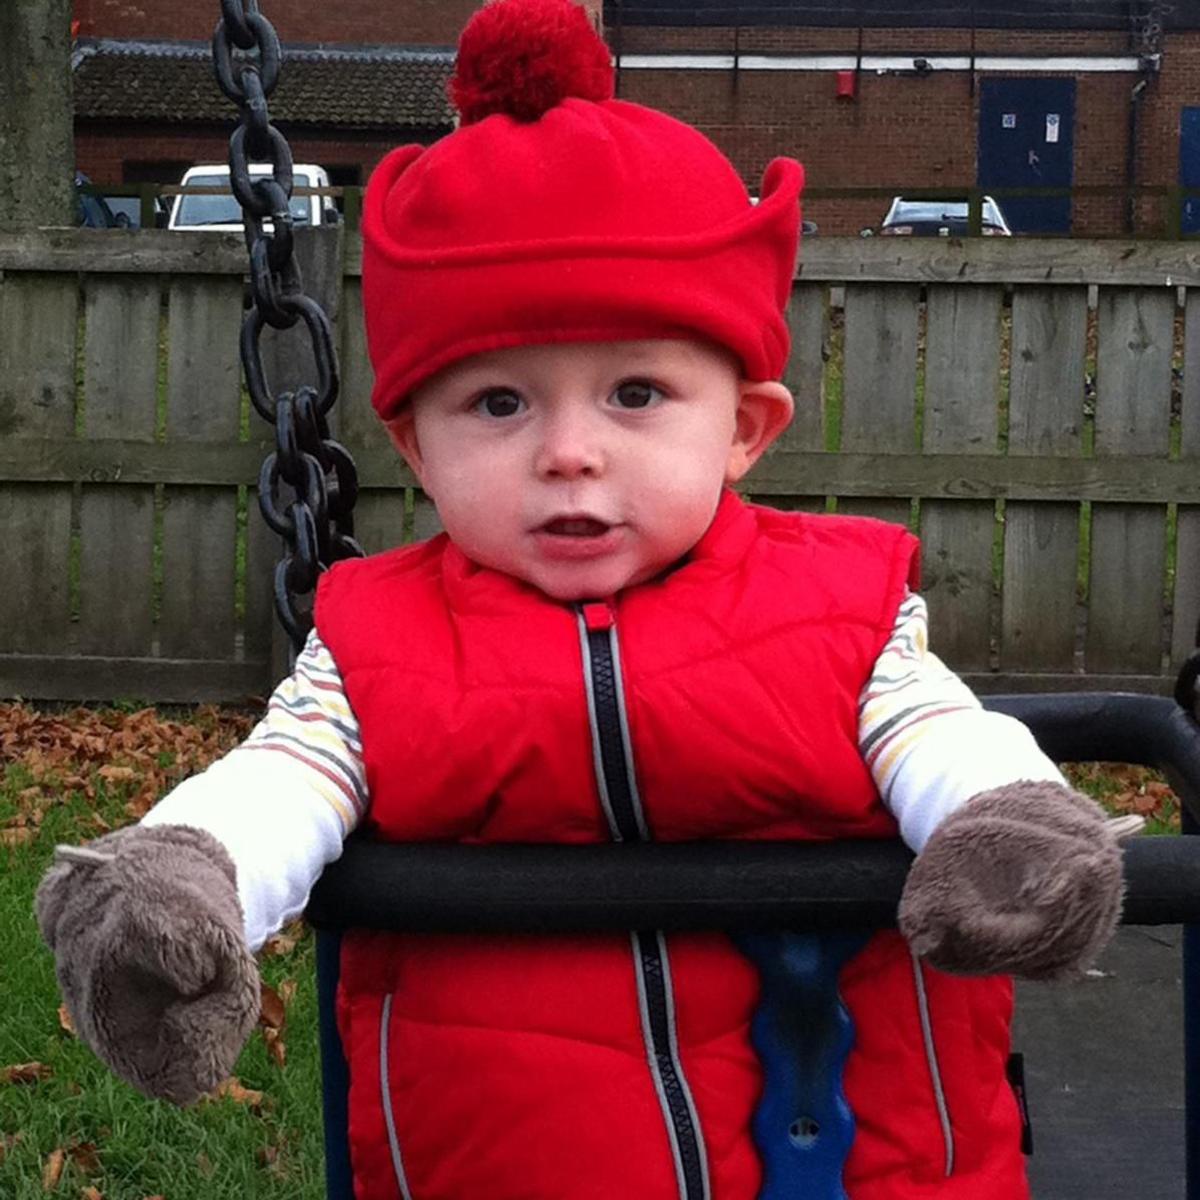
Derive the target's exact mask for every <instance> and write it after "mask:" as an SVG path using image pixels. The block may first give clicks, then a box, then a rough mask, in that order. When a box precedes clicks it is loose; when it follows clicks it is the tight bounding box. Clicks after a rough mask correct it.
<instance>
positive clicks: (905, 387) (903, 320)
mask: <svg viewBox="0 0 1200 1200" xmlns="http://www.w3.org/2000/svg"><path fill="white" fill-rule="evenodd" d="M919 299H920V290H919V289H918V288H917V287H916V286H915V285H906V284H900V285H895V284H891V285H886V286H881V285H879V284H852V285H848V286H847V287H846V293H845V306H846V307H845V323H846V333H845V341H844V352H843V353H844V366H843V383H842V447H841V448H842V450H843V451H848V450H849V451H870V452H874V453H878V454H902V453H904V452H906V451H909V452H911V451H912V449H913V448H914V441H915V437H916V433H915V430H916V386H917V335H918V321H919V312H920V309H919ZM910 507H911V506H910V504H909V502H908V500H907V499H900V498H889V499H874V498H865V499H864V498H862V497H859V496H852V497H848V498H845V499H840V500H839V502H838V511H839V512H848V513H858V514H860V515H862V516H870V517H878V518H879V519H880V520H883V521H895V522H897V523H898V524H900V525H907V524H908V518H909V510H910Z"/></svg>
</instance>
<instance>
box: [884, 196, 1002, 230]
mask: <svg viewBox="0 0 1200 1200" xmlns="http://www.w3.org/2000/svg"><path fill="white" fill-rule="evenodd" d="M968 207H969V206H968V202H967V201H966V200H906V199H905V198H904V197H903V196H897V197H896V198H895V199H894V200H893V201H892V206H891V208H889V209H888V211H887V216H885V217H884V218H883V220H882V221H881V222H880V224H879V229H878V231H876V230H874V229H864V230H863V231H862V232H863V236H865V237H870V236H871V235H872V234H874V233H875V232H878V233H879V234H880V235H881V236H888V237H966V235H967V232H968V230H967V214H968ZM981 217H982V225H983V228H982V232H983V236H984V237H1012V230H1011V229H1010V228H1009V226H1008V222H1007V221H1006V220H1005V219H1004V214H1003V213H1002V212H1001V211H1000V205H998V204H997V203H996V201H995V200H993V199H992V198H991V196H984V198H983V211H982V213H981Z"/></svg>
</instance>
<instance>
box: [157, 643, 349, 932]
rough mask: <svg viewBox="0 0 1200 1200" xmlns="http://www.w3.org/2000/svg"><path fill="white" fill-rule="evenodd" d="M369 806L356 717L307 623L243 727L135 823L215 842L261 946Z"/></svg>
mask: <svg viewBox="0 0 1200 1200" xmlns="http://www.w3.org/2000/svg"><path fill="white" fill-rule="evenodd" d="M366 807H367V786H366V774H365V770H364V767H363V758H362V742H361V739H360V736H359V728H358V722H357V721H356V720H355V717H354V714H353V712H352V711H351V709H350V705H349V702H348V701H347V699H346V695H345V692H344V691H343V689H342V681H341V676H340V674H339V672H338V669H337V665H336V663H335V662H334V661H333V656H332V654H330V652H329V650H328V648H327V647H326V646H325V645H324V644H323V643H322V642H321V640H320V638H319V637H318V636H317V634H316V631H315V630H314V631H313V632H312V633H310V634H309V637H308V641H307V642H306V644H305V646H304V649H303V651H302V652H301V653H300V655H299V657H298V658H297V659H296V665H295V669H294V670H293V672H292V674H291V675H290V676H289V677H288V678H287V679H285V680H284V681H283V682H282V683H281V684H280V685H279V686H278V687H277V688H276V689H275V692H274V694H273V695H272V696H271V699H270V702H269V703H268V705H267V712H266V715H265V716H264V717H263V719H262V720H261V721H259V723H258V724H257V725H256V726H255V727H254V729H253V730H252V731H251V733H250V736H249V737H248V738H247V739H246V740H245V741H244V742H243V743H242V744H241V745H240V746H238V747H236V748H235V749H233V750H231V751H230V752H229V753H228V754H227V755H225V757H224V758H221V759H219V760H218V761H217V762H215V763H213V765H212V766H210V767H209V768H208V769H207V770H205V771H203V772H201V773H200V774H199V775H193V776H192V777H191V778H190V779H186V780H185V781H184V782H183V783H181V784H180V785H179V786H178V787H176V788H174V789H173V790H172V791H170V792H168V793H167V795H166V796H164V797H163V799H162V800H160V801H159V803H158V804H157V805H155V807H154V808H153V809H151V810H150V812H149V813H148V814H147V815H146V816H145V818H143V821H142V823H143V824H144V825H191V826H194V827H196V828H198V829H204V830H206V831H207V832H209V833H211V834H212V835H213V836H214V837H215V838H216V839H217V840H218V841H219V842H221V844H222V845H223V846H224V847H225V849H226V850H227V851H228V852H229V856H230V858H231V859H233V863H234V866H235V867H236V868H237V883H238V898H239V900H240V901H241V904H242V912H243V914H244V917H245V930H246V941H247V943H248V944H249V946H250V948H251V949H252V950H258V949H259V948H260V947H261V946H262V944H263V942H265V941H266V940H267V938H269V937H270V936H271V935H272V934H273V933H275V932H276V931H277V930H278V929H279V928H281V927H282V926H283V925H284V924H286V923H287V922H288V921H290V920H292V919H293V918H295V917H297V916H299V915H300V913H301V912H303V911H304V906H305V904H306V903H307V902H308V896H309V893H310V892H311V891H312V887H313V884H314V883H316V881H317V879H318V877H319V876H320V874H321V872H322V870H324V868H325V866H326V864H328V863H330V862H332V861H333V860H334V859H336V858H338V857H339V856H340V855H341V853H342V842H343V841H344V839H345V838H346V836H347V835H348V834H349V833H350V832H351V831H352V830H353V829H354V828H355V827H356V826H357V824H358V822H359V821H360V820H361V818H362V816H363V813H364V812H365V811H366Z"/></svg>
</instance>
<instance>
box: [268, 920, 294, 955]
mask: <svg viewBox="0 0 1200 1200" xmlns="http://www.w3.org/2000/svg"><path fill="white" fill-rule="evenodd" d="M302 937H304V924H303V922H301V921H293V922H292V923H291V924H290V925H287V926H285V927H284V928H283V929H281V930H280V931H279V932H278V933H277V934H276V935H275V936H274V937H270V938H267V940H266V941H265V942H264V943H263V948H262V954H263V956H264V957H266V958H272V957H274V956H275V955H278V954H291V952H292V951H293V950H295V948H296V946H297V945H298V944H299V942H300V939H301V938H302Z"/></svg>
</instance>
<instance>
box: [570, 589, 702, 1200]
mask: <svg viewBox="0 0 1200 1200" xmlns="http://www.w3.org/2000/svg"><path fill="white" fill-rule="evenodd" d="M577 615H578V620H579V639H580V647H581V649H582V655H583V674H584V683H585V690H586V692H587V702H588V720H589V723H590V725H591V732H592V756H593V760H594V763H595V772H596V785H597V788H598V789H599V792H600V803H601V806H602V807H603V809H604V815H605V817H606V818H607V820H608V828H609V833H610V835H611V836H612V839H613V841H614V842H625V841H631V842H632V841H641V842H648V841H650V840H651V837H650V830H649V828H648V826H647V825H646V818H645V814H644V812H643V811H642V803H641V797H640V796H639V795H638V789H637V780H636V777H635V776H634V773H633V753H632V748H631V745H630V740H629V721H628V718H627V714H626V710H625V695H624V689H623V687H622V681H621V655H620V648H619V646H618V643H617V630H616V623H615V617H614V614H613V611H612V609H611V608H610V607H609V606H608V605H607V604H581V605H579V606H578V608H577ZM630 944H631V948H632V952H633V966H634V974H635V976H636V979H637V989H638V1006H639V1009H640V1011H641V1019H642V1038H643V1040H644V1042H645V1045H646V1059H647V1062H648V1063H649V1065H650V1073H651V1075H652V1077H653V1079H654V1087H655V1091H656V1092H657V1093H658V1100H659V1104H660V1106H661V1108H662V1112H663V1119H664V1121H665V1123H666V1127H667V1134H668V1136H669V1138H670V1141H671V1153H672V1156H673V1158H674V1162H675V1179H676V1183H677V1185H678V1188H679V1196H680V1200H710V1197H711V1191H710V1188H709V1179H708V1161H707V1155H706V1152H705V1148H704V1136H703V1134H702V1132H701V1129H700V1121H699V1117H698V1116H697V1113H696V1105H695V1102H694V1101H693V1099H692V1093H691V1089H690V1088H689V1087H688V1084H687V1080H686V1079H685V1078H684V1074H683V1066H682V1064H681V1063H680V1060H679V1045H678V1040H677V1037H676V1030H675V992H674V988H673V986H672V982H671V963H670V958H669V956H668V954H667V941H666V938H665V937H664V936H663V934H662V932H661V931H659V930H638V931H637V932H635V933H633V934H631V935H630Z"/></svg>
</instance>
